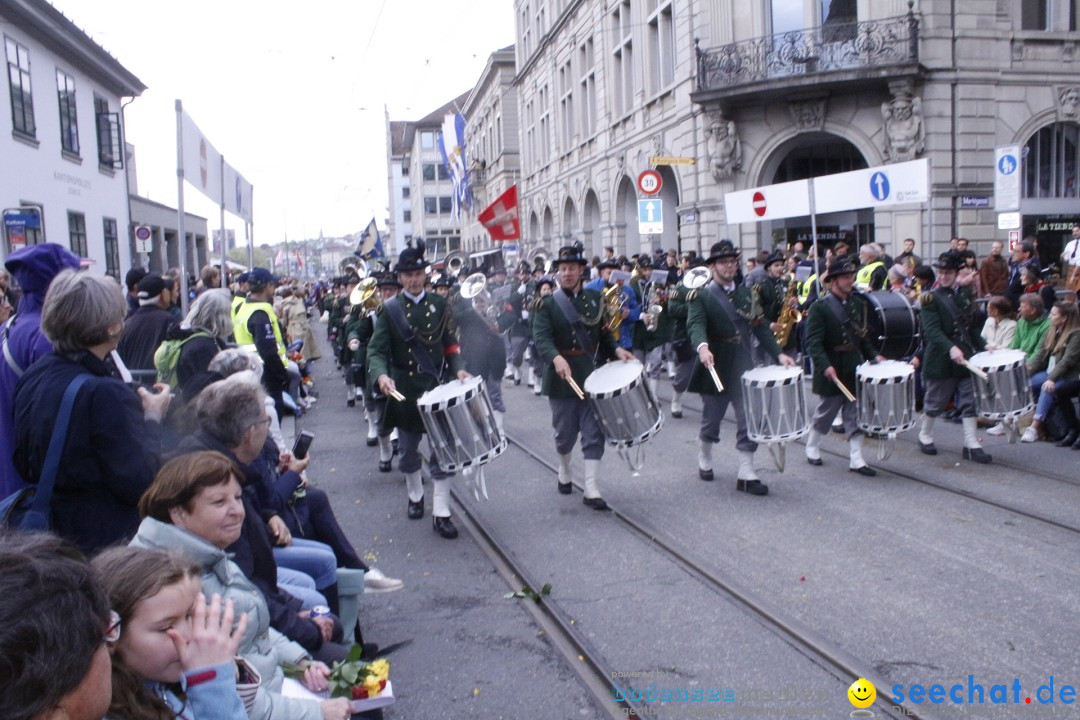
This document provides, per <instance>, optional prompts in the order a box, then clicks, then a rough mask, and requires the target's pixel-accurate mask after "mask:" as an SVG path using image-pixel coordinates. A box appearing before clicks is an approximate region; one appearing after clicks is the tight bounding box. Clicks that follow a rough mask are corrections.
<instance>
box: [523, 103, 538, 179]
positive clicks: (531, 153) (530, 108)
mask: <svg viewBox="0 0 1080 720" xmlns="http://www.w3.org/2000/svg"><path fill="white" fill-rule="evenodd" d="M525 167H526V168H527V169H528V170H529V171H532V170H535V169H536V105H535V104H534V102H533V101H532V100H530V101H529V102H527V103H525Z"/></svg>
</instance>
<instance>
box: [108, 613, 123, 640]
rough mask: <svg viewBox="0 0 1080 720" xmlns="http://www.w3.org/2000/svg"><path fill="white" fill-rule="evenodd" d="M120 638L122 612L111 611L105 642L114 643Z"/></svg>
mask: <svg viewBox="0 0 1080 720" xmlns="http://www.w3.org/2000/svg"><path fill="white" fill-rule="evenodd" d="M119 639H120V613H118V612H116V611H115V610H110V611H109V625H108V626H107V627H106V628H105V642H109V643H114V642H116V641H117V640H119Z"/></svg>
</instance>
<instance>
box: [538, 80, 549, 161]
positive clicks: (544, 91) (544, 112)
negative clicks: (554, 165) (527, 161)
mask: <svg viewBox="0 0 1080 720" xmlns="http://www.w3.org/2000/svg"><path fill="white" fill-rule="evenodd" d="M549 95H550V93H549V91H548V88H547V86H546V85H545V86H544V87H542V88H540V128H539V130H538V131H537V132H538V133H539V136H540V137H539V140H540V142H539V145H540V146H539V148H538V150H539V152H540V156H539V158H537V159H538V161H539V162H541V163H547V162H549V161H550V160H551V112H550V110H551V108H550V107H548V105H549Z"/></svg>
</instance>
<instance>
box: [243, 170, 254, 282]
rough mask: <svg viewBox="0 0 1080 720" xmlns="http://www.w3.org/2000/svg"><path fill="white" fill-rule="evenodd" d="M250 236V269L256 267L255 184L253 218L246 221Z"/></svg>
mask: <svg viewBox="0 0 1080 720" xmlns="http://www.w3.org/2000/svg"><path fill="white" fill-rule="evenodd" d="M244 232H246V233H247V236H248V270H250V269H251V268H253V267H255V186H254V185H252V186H251V220H250V221H249V222H246V223H244Z"/></svg>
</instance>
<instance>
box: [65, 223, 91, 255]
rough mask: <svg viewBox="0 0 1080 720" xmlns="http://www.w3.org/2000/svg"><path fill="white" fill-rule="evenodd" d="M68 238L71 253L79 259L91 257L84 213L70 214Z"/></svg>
mask: <svg viewBox="0 0 1080 720" xmlns="http://www.w3.org/2000/svg"><path fill="white" fill-rule="evenodd" d="M68 238H69V240H70V243H71V252H73V253H75V254H76V255H78V256H79V257H89V256H90V253H89V252H88V250H87V247H86V216H85V215H83V214H82V213H76V212H69V213H68Z"/></svg>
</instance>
